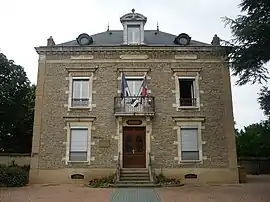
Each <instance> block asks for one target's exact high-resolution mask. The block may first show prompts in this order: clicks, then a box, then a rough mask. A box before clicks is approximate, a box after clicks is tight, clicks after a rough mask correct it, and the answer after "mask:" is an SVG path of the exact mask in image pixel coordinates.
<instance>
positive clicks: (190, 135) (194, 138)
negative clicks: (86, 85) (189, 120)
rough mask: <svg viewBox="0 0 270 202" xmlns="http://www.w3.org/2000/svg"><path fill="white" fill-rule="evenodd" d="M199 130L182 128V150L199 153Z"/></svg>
mask: <svg viewBox="0 0 270 202" xmlns="http://www.w3.org/2000/svg"><path fill="white" fill-rule="evenodd" d="M198 149H199V148H198V129H197V128H181V150H182V151H198Z"/></svg>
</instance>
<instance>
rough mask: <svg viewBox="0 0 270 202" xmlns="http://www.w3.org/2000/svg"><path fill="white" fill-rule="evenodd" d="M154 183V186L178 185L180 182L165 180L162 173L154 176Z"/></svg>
mask: <svg viewBox="0 0 270 202" xmlns="http://www.w3.org/2000/svg"><path fill="white" fill-rule="evenodd" d="M154 181H155V183H156V184H161V185H180V184H181V182H180V180H179V179H177V178H167V177H165V176H164V175H163V174H162V173H159V174H158V175H154Z"/></svg>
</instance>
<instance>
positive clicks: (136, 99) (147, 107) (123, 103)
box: [114, 96, 155, 113]
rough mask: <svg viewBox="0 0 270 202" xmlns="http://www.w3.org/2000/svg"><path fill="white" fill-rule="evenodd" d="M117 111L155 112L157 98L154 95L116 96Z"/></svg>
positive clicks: (115, 110)
mask: <svg viewBox="0 0 270 202" xmlns="http://www.w3.org/2000/svg"><path fill="white" fill-rule="evenodd" d="M114 112H115V113H119V112H121V113H132V112H140V113H155V98H154V97H153V96H145V97H143V96H127V97H120V96H118V97H114Z"/></svg>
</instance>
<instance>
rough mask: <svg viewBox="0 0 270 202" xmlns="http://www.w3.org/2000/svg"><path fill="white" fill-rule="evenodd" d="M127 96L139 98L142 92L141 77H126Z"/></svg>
mask: <svg viewBox="0 0 270 202" xmlns="http://www.w3.org/2000/svg"><path fill="white" fill-rule="evenodd" d="M126 80H127V85H128V96H141V91H142V83H143V78H142V77H127V78H126Z"/></svg>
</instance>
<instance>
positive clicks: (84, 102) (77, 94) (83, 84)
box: [72, 78, 89, 107]
mask: <svg viewBox="0 0 270 202" xmlns="http://www.w3.org/2000/svg"><path fill="white" fill-rule="evenodd" d="M88 106H89V79H87V78H86V79H77V78H73V80H72V107H88Z"/></svg>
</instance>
